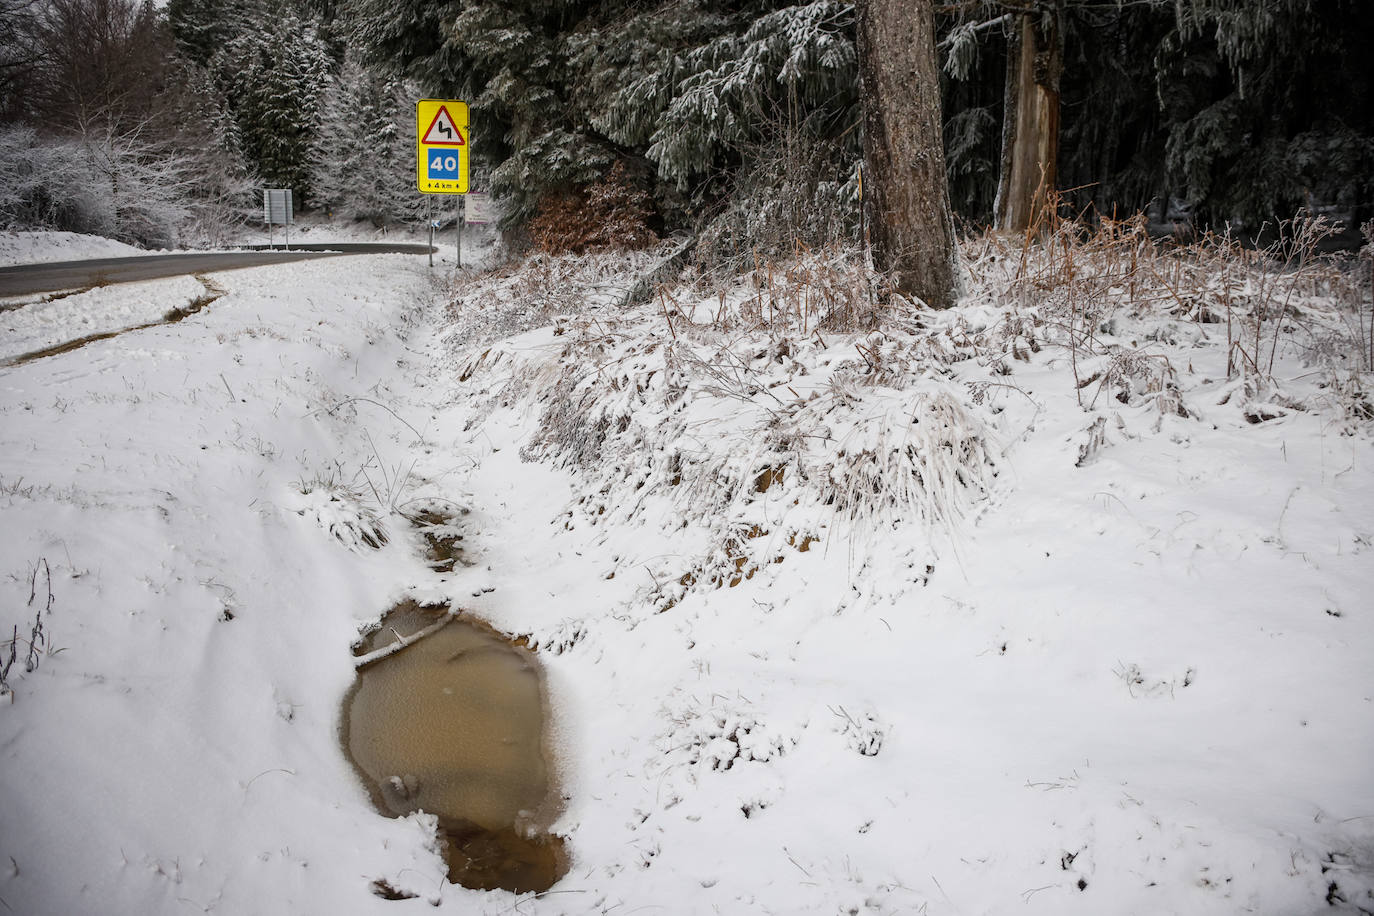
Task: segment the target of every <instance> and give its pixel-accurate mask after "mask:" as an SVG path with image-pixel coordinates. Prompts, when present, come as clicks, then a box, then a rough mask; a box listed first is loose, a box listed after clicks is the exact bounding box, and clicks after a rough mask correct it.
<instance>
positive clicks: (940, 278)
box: [856, 0, 958, 308]
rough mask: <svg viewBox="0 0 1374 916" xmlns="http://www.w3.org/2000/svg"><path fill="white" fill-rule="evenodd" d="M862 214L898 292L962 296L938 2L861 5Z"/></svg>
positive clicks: (950, 298) (930, 297) (935, 303)
mask: <svg viewBox="0 0 1374 916" xmlns="http://www.w3.org/2000/svg"><path fill="white" fill-rule="evenodd" d="M856 11H857V13H858V39H859V41H858V47H859V74H860V77H861V79H862V81H863V105H864V177H865V182H864V184H865V194H864V206H865V207H866V208H867V210H868V217H869V239H870V241H871V242H872V245H873V259H874V263H875V264H876V266H877V267H878V269H879V270H881V271H883V272H885V273H887V274H888V275H889V276H890V277H891V279H892V281H893V283H894V285H895V289H896V291H897V292H899V293H902V294H903V295H907V296H915V297H917V298H919V299H921V300H923V301H924V302H925V303H926V304H927V305H930V306H932V307H934V308H948V307H949V306H951V305H953V304H954V301H955V299H956V298H957V296H958V274H957V269H956V261H955V258H956V249H955V245H954V223H953V220H952V218H951V217H950V211H949V183H948V178H947V176H946V174H945V150H944V137H943V133H942V122H941V119H940V73H939V70H938V68H937V65H936V59H935V13H934V8H933V4H932V0H858V3H857V5H856Z"/></svg>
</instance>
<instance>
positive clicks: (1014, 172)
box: [995, 0, 1064, 232]
mask: <svg viewBox="0 0 1374 916" xmlns="http://www.w3.org/2000/svg"><path fill="white" fill-rule="evenodd" d="M1062 6H1063V0H1053V2H1052V3H1051V5H1050V7H1049V8H1048V9H1047V10H1046V11H1045V12H1044V14H1043V15H1042V14H1041V13H1022V14H1021V16H1020V17H1019V19H1018V20H1017V21H1016V24H1015V28H1014V31H1013V34H1012V37H1011V41H1010V43H1009V46H1008V48H1007V84H1006V94H1005V96H1004V99H1005V114H1004V115H1003V120H1002V174H1001V176H1000V178H999V179H998V182H997V203H996V208H995V209H996V221H997V228H998V229H1002V230H1006V231H1013V232H1022V231H1025V230H1026V229H1028V228H1029V227H1031V226H1034V225H1036V224H1038V223H1039V222H1040V221H1041V219H1043V218H1044V216H1045V208H1046V205H1047V202H1048V200H1049V198H1050V196H1051V195H1052V194H1053V192H1054V190H1055V181H1056V178H1057V175H1056V171H1055V164H1056V162H1057V161H1058V159H1059V79H1060V76H1061V75H1062V74H1063V72H1064V48H1063V38H1062V34H1061V30H1060V22H1061V13H1062V9H1061V8H1062Z"/></svg>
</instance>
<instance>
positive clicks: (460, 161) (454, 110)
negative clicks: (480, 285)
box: [415, 99, 469, 268]
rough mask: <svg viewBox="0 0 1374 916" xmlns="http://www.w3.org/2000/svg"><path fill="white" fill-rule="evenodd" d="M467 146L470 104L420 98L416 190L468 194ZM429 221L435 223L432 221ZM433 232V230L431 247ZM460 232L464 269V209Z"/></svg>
mask: <svg viewBox="0 0 1374 916" xmlns="http://www.w3.org/2000/svg"><path fill="white" fill-rule="evenodd" d="M468 147H469V139H468V104H467V102H461V101H459V100H457V99H420V100H419V101H418V102H416V103H415V153H416V161H415V187H416V189H417V190H418V191H419V192H420V193H421V194H466V193H467V192H468ZM430 222H431V224H432V223H433V220H431V221H430ZM432 233H433V229H432V228H431V240H430V247H431V248H433V235H432ZM457 233H458V239H457V246H456V247H457V253H458V267H459V268H461V267H462V266H463V215H462V210H461V207H460V208H459V213H458V228H457ZM432 256H433V255H431V257H432Z"/></svg>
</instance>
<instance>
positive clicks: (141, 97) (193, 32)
mask: <svg viewBox="0 0 1374 916" xmlns="http://www.w3.org/2000/svg"><path fill="white" fill-rule="evenodd" d="M2 2H3V11H2V12H3V16H0V22H3V25H0V225H3V226H5V227H8V228H27V229H32V228H51V229H66V230H71V231H77V232H87V233H92V234H99V235H105V236H108V237H111V238H116V239H120V240H122V241H127V242H131V243H134V244H140V245H146V246H170V245H202V244H215V243H217V242H222V241H223V240H224V239H226V238H228V237H229V236H230V235H232V233H233V232H234V230H235V227H236V225H237V224H241V223H242V221H244V220H246V219H249V218H250V217H251V216H252V214H253V213H254V212H255V207H256V201H257V197H256V189H257V188H260V187H263V186H273V187H290V188H293V189H294V190H295V192H296V198H297V201H298V202H299V203H301V204H303V205H304V206H305V207H307V208H313V209H316V210H321V211H326V212H328V213H330V214H332V215H334V216H336V217H340V218H344V219H358V220H368V221H371V222H372V223H373V224H375V225H376V226H378V227H388V226H393V225H397V224H406V223H416V222H418V221H420V220H423V219H424V218H425V215H426V204H427V202H426V201H425V199H424V198H423V196H422V195H420V194H418V193H417V192H416V191H415V190H414V174H413V173H414V158H413V157H414V152H413V137H412V133H413V126H412V123H411V122H412V121H413V104H414V101H415V99H417V98H420V97H424V96H438V97H456V98H463V99H466V100H468V101H469V103H470V104H471V106H472V111H473V125H474V127H473V144H474V156H475V162H476V163H477V182H478V186H479V187H489V189H490V190H491V191H492V192H494V194H495V195H496V196H497V197H499V198H501V199H502V200H503V201H504V203H505V214H506V217H505V219H506V225H507V228H508V229H512V230H514V229H523V230H525V231H524V232H523V233H521V235H523V236H524V237H527V238H532V239H533V240H534V241H535V242H537V243H542V244H544V245H545V246H547V247H553V248H560V247H561V248H564V249H566V248H574V249H578V248H595V247H598V246H599V245H602V244H605V243H607V242H609V241H610V239H611V235H610V234H609V233H608V232H607V230H606V227H608V226H612V227H618V228H617V229H616V230H615V232H616V234H617V236H618V238H619V239H620V240H621V241H624V240H625V239H626V238H629V240H631V241H635V240H639V239H642V240H645V241H648V240H651V239H652V238H653V237H654V236H656V235H659V234H664V233H670V232H675V231H682V230H690V231H692V232H694V233H697V235H698V238H699V240H700V244H699V246H698V253H699V255H700V256H701V257H702V258H703V259H704V260H706V261H713V262H725V263H743V262H747V261H749V260H750V259H753V258H757V257H759V256H760V255H761V254H773V253H780V252H785V251H787V250H788V249H790V248H791V247H792V246H794V245H796V244H798V243H801V244H804V245H807V246H813V247H814V246H821V245H825V244H827V243H830V242H835V241H853V240H856V239H857V238H858V236H859V234H860V233H861V231H862V230H861V228H860V222H861V217H860V207H859V203H858V202H859V195H860V193H861V181H860V174H859V169H858V163H859V162H860V160H861V158H862V141H861V137H860V122H861V103H862V99H861V88H860V81H859V75H858V74H859V71H858V66H857V54H856V47H855V12H854V6H853V5H852V4H848V3H843V2H837V0H816V2H809V3H784V2H778V0H743V2H741V0H727V2H709V3H708V2H705V0H663V2H650V3H646V2H636V0H446V2H432V0H171V2H170V3H168V5H167V6H166V7H164V8H157V7H154V6H153V5H152V4H151V3H148V2H143V3H139V2H137V0H2ZM936 13H937V28H938V48H939V54H940V61H941V65H942V97H943V105H944V133H945V146H946V159H947V166H948V174H949V184H950V193H951V201H952V206H953V209H954V211H955V214H956V218H957V219H959V220H961V221H962V222H964V223H965V224H972V225H986V224H990V223H993V222H994V221H997V220H998V214H997V211H996V206H997V203H998V187H999V180H1001V179H1002V178H1003V173H1004V172H1005V171H1006V169H1007V168H1008V165H1007V162H1006V158H1005V154H1004V139H1005V136H1004V135H1005V133H1006V131H1007V129H1008V123H1009V118H1008V117H1007V115H1008V113H1009V111H1010V108H1011V106H1013V105H1014V104H1015V102H1014V101H1010V102H1009V101H1007V100H1008V99H1014V95H1013V93H1012V89H1013V87H1012V84H1011V80H1012V77H1013V76H1014V73H1013V71H1015V69H1016V67H1015V65H1016V63H1017V62H1018V60H1019V58H1020V53H1021V48H1022V46H1023V44H1024V43H1025V42H1026V41H1028V40H1033V41H1034V42H1036V43H1038V45H1039V46H1038V47H1036V48H1034V49H1032V50H1033V51H1035V56H1034V57H1033V58H1030V59H1032V60H1033V62H1034V63H1033V66H1034V67H1035V68H1036V79H1037V80H1039V81H1044V82H1052V83H1053V90H1054V93H1055V96H1056V106H1057V110H1056V113H1055V123H1054V124H1052V125H1051V126H1050V129H1051V130H1052V131H1053V133H1054V135H1055V136H1054V137H1053V138H1052V139H1053V141H1054V143H1055V144H1056V152H1055V155H1054V159H1055V160H1056V162H1055V165H1056V166H1057V168H1051V169H1050V170H1049V171H1048V174H1049V175H1050V176H1051V177H1052V178H1053V181H1052V183H1053V184H1054V185H1056V186H1057V188H1058V189H1060V191H1061V196H1060V198H1059V201H1060V203H1061V205H1062V206H1063V207H1064V208H1065V209H1066V210H1067V211H1069V212H1072V213H1075V214H1086V215H1087V216H1088V218H1090V219H1092V218H1095V217H1096V216H1097V215H1107V216H1111V215H1118V216H1121V215H1125V214H1128V213H1134V212H1138V211H1145V212H1147V213H1148V218H1149V220H1150V223H1151V225H1152V228H1153V229H1154V230H1155V232H1156V233H1160V234H1162V233H1170V232H1175V231H1178V232H1192V231H1195V230H1197V229H1200V228H1204V227H1211V228H1222V227H1224V228H1227V229H1230V230H1231V231H1232V232H1233V233H1234V234H1236V235H1237V236H1240V237H1247V238H1249V237H1254V236H1255V235H1257V234H1258V233H1259V232H1260V230H1261V227H1263V226H1264V225H1266V223H1275V222H1277V221H1278V220H1280V219H1283V218H1286V217H1289V216H1292V215H1293V214H1294V213H1295V212H1296V211H1298V210H1299V209H1300V208H1307V209H1308V210H1309V211H1319V210H1320V211H1326V212H1331V213H1334V214H1336V215H1337V216H1339V217H1342V218H1343V221H1344V224H1345V225H1346V226H1348V227H1349V229H1350V231H1351V235H1350V237H1351V238H1354V237H1355V236H1354V231H1355V228H1356V227H1358V226H1359V225H1360V224H1361V223H1362V222H1363V221H1364V220H1367V219H1368V218H1369V213H1370V204H1371V201H1374V71H1371V69H1370V68H1369V67H1368V66H1367V61H1368V60H1369V57H1370V53H1371V51H1374V16H1371V15H1369V12H1368V10H1367V9H1366V8H1365V7H1364V4H1363V0H960V2H949V3H943V4H938V3H937V4H936ZM1026 36H1034V38H1033V39H1028V38H1027V37H1026ZM1009 63H1010V64H1011V66H1009ZM1047 67H1048V68H1049V69H1050V70H1051V71H1052V72H1050V73H1049V74H1048V76H1047V74H1046V72H1045V71H1046V68H1047ZM627 225H628V226H634V227H638V231H637V233H631V234H630V235H629V236H627V235H626V233H625V232H624V227H625V226H627Z"/></svg>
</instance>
